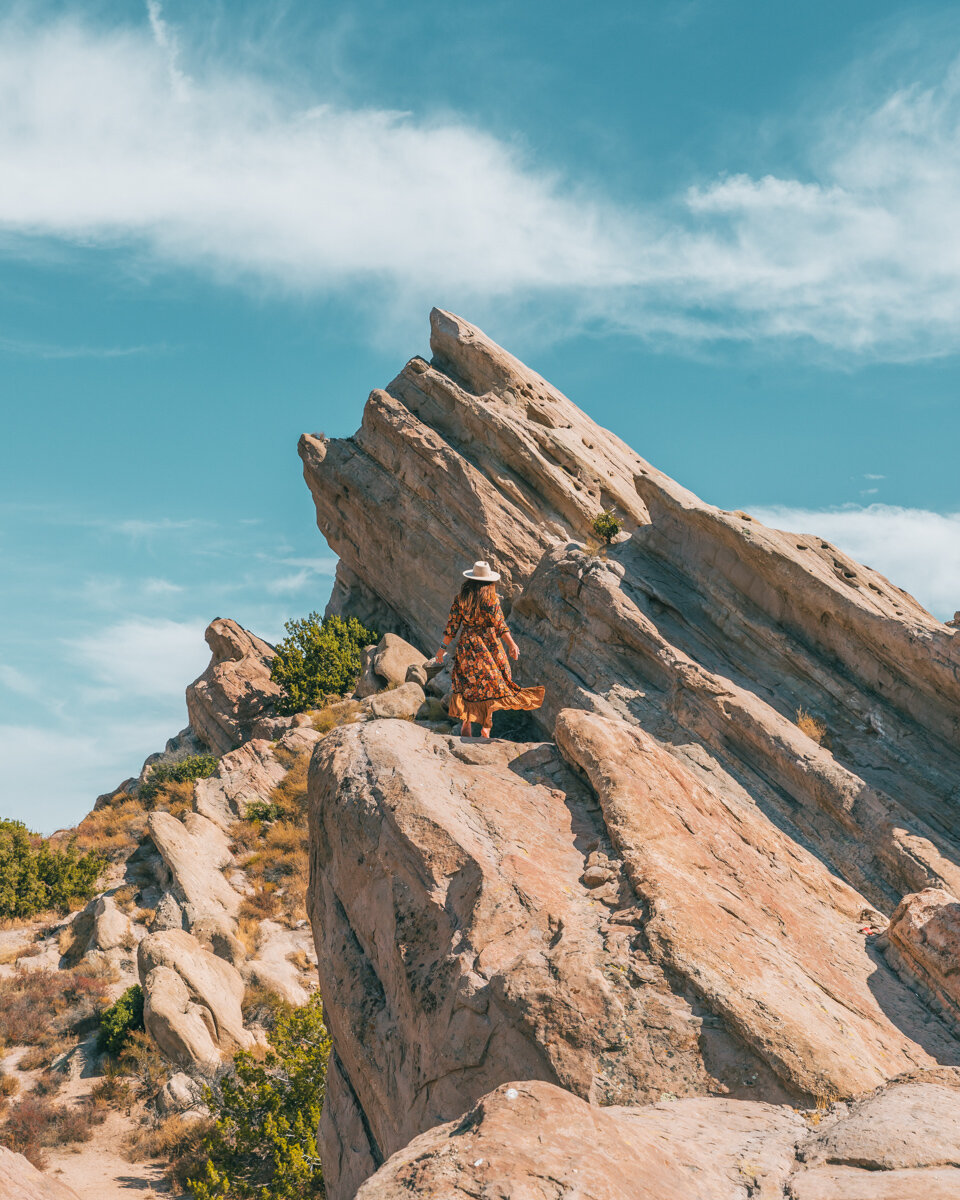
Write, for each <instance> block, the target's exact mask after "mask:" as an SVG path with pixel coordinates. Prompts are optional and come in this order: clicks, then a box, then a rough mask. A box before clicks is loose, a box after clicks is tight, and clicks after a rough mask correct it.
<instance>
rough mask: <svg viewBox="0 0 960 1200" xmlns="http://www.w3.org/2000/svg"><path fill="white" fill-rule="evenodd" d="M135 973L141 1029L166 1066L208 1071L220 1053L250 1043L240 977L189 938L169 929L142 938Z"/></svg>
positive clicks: (242, 1047)
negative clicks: (140, 990) (140, 989)
mask: <svg viewBox="0 0 960 1200" xmlns="http://www.w3.org/2000/svg"><path fill="white" fill-rule="evenodd" d="M137 969H138V972H139V975H140V983H141V985H142V987H143V989H144V1009H143V1021H144V1025H145V1027H146V1030H147V1032H148V1033H149V1034H150V1036H151V1037H152V1038H153V1040H154V1041H155V1042H156V1044H157V1045H158V1046H159V1048H160V1050H161V1051H162V1052H163V1053H164V1054H165V1055H166V1056H167V1058H169V1059H170V1061H171V1062H174V1063H177V1064H178V1065H180V1066H184V1067H197V1068H199V1069H201V1070H204V1071H207V1072H211V1071H215V1070H216V1069H217V1068H218V1067H219V1066H220V1062H221V1058H222V1056H223V1055H225V1054H229V1053H232V1052H233V1051H234V1050H237V1049H246V1048H248V1047H249V1046H250V1045H251V1044H252V1041H253V1039H252V1037H251V1035H250V1033H249V1032H248V1031H247V1030H246V1029H244V1027H243V1015H242V1013H241V1008H240V1005H241V1001H242V1000H243V991H244V984H243V979H242V977H241V975H240V973H239V972H238V971H237V970H236V968H235V967H233V966H231V964H230V963H228V962H225V961H224V960H223V959H222V958H220V957H218V956H217V955H215V954H212V953H211V952H210V951H209V950H206V949H205V948H204V947H203V946H202V945H201V944H200V942H199V941H198V940H197V939H196V938H195V937H193V936H192V935H191V934H189V933H187V932H185V931H184V930H179V929H177V930H173V929H171V930H167V931H165V932H162V933H152V934H150V935H149V936H147V937H145V938H144V939H143V941H141V943H140V947H139V950H138V953H137Z"/></svg>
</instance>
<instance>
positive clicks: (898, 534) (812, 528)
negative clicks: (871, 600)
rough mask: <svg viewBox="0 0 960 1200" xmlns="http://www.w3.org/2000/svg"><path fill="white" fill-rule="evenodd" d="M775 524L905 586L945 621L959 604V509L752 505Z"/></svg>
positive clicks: (760, 516)
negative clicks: (807, 535)
mask: <svg viewBox="0 0 960 1200" xmlns="http://www.w3.org/2000/svg"><path fill="white" fill-rule="evenodd" d="M750 512H751V513H752V514H753V515H754V516H756V517H757V519H758V520H760V521H763V522H764V524H766V525H772V526H774V527H775V528H777V529H788V530H790V531H791V532H794V533H815V534H819V536H821V537H825V538H826V539H827V540H828V541H831V542H833V543H834V545H836V546H839V547H840V549H841V550H845V551H846V552H847V553H848V554H850V555H851V556H852V557H853V558H855V559H857V561H858V562H862V563H865V564H866V565H867V566H870V567H873V568H874V569H875V570H877V571H879V572H880V573H881V575H886V577H887V578H888V579H889V580H890V581H891V582H892V583H895V584H896V585H897V586H898V587H902V588H906V590H907V591H908V592H910V593H911V594H912V595H913V596H916V598H917V599H918V600H919V601H920V603H921V604H923V605H924V606H925V607H926V608H928V609H929V610H930V612H932V613H933V614H934V616H937V617H940V618H941V620H945V619H947V618H949V617H952V616H953V614H954V612H956V611H957V610H958V609H960V513H937V512H929V511H927V510H926V509H922V508H901V507H898V506H896V505H892V504H870V505H867V506H864V507H860V506H857V505H846V506H844V507H842V508H831V509H813V508H787V507H782V506H768V507H762V506H761V507H751V508H750Z"/></svg>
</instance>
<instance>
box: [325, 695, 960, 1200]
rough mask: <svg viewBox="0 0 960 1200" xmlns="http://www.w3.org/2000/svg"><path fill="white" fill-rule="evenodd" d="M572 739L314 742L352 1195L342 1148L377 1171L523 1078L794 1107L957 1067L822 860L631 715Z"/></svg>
mask: <svg viewBox="0 0 960 1200" xmlns="http://www.w3.org/2000/svg"><path fill="white" fill-rule="evenodd" d="M557 736H558V741H559V745H560V748H561V749H562V751H563V753H564V755H565V756H566V758H567V759H568V760H569V763H570V764H571V765H568V764H567V762H564V760H563V758H561V756H560V754H559V753H558V751H557V749H556V748H555V747H554V746H551V745H549V744H530V743H524V744H515V743H510V742H489V743H485V744H484V743H472V742H471V743H465V742H462V741H460V740H459V739H457V738H452V737H446V738H444V737H437V736H434V735H431V734H430V733H428V732H427V731H426V730H424V729H422V728H421V727H419V726H417V725H414V724H411V723H408V722H399V721H376V722H371V723H369V724H366V725H361V726H356V727H353V728H349V729H342V730H337V731H335V732H334V733H332V734H330V735H328V737H326V738H325V739H324V740H323V741H322V742H321V743H320V744H319V746H318V748H317V750H316V751H315V753H314V756H313V759H312V762H311V771H310V823H311V854H312V870H311V881H312V882H311V890H310V895H309V904H310V914H311V918H312V921H313V927H314V935H315V937H316V940H317V947H318V959H319V973H320V987H321V992H322V994H323V997H324V1004H325V1009H326V1012H327V1014H328V1019H329V1024H330V1029H331V1032H332V1035H333V1044H334V1052H335V1054H334V1060H333V1066H332V1069H331V1074H330V1078H329V1081H328V1091H327V1101H326V1105H325V1108H324V1115H323V1119H322V1122H321V1136H322V1143H323V1147H324V1154H325V1163H326V1164H327V1166H326V1168H325V1170H326V1171H327V1173H328V1174H327V1180H328V1187H329V1189H330V1194H331V1196H334V1197H337V1196H344V1195H347V1194H348V1192H349V1186H348V1184H347V1183H342V1182H340V1180H339V1177H338V1174H337V1172H338V1170H340V1168H339V1167H337V1166H336V1164H337V1163H338V1162H341V1161H344V1162H345V1161H346V1159H347V1158H349V1161H350V1166H349V1168H346V1167H344V1168H343V1169H344V1170H348V1174H349V1179H350V1180H352V1181H353V1182H358V1181H359V1178H363V1177H364V1175H366V1174H369V1173H370V1172H372V1171H373V1169H374V1168H375V1166H376V1165H377V1163H378V1162H380V1161H382V1160H383V1158H385V1157H388V1156H389V1155H390V1154H392V1153H394V1152H395V1151H396V1150H398V1149H400V1148H401V1147H402V1146H404V1145H405V1144H406V1143H407V1142H409V1141H410V1140H411V1138H413V1137H414V1136H416V1135H418V1134H420V1133H422V1132H424V1131H425V1130H427V1129H429V1128H431V1127H432V1126H433V1125H436V1124H438V1123H441V1122H443V1121H448V1120H452V1119H453V1118H454V1117H456V1116H458V1115H459V1114H460V1113H462V1112H463V1111H464V1110H465V1109H466V1108H468V1107H469V1106H470V1105H471V1104H472V1103H474V1102H475V1101H476V1100H477V1099H478V1098H479V1097H480V1096H481V1095H483V1094H484V1093H485V1092H487V1091H490V1090H491V1089H493V1088H495V1087H497V1086H498V1085H499V1084H501V1083H503V1082H504V1081H506V1080H509V1079H513V1078H516V1077H517V1076H522V1077H523V1078H525V1079H528V1080H535V1079H540V1080H544V1081H547V1082H550V1083H554V1084H557V1085H559V1086H561V1087H563V1088H565V1089H566V1090H567V1091H569V1092H572V1093H573V1094H574V1095H576V1096H579V1097H581V1098H582V1099H584V1100H589V1101H592V1102H594V1103H599V1104H619V1103H629V1104H637V1103H647V1102H650V1101H655V1100H658V1099H660V1098H661V1097H662V1096H663V1095H665V1094H669V1095H673V1096H704V1095H712V1094H727V1095H729V1096H731V1097H740V1098H743V1097H750V1098H757V1099H761V1100H767V1101H770V1102H776V1103H783V1102H785V1101H790V1102H792V1103H797V1102H798V1101H800V1100H803V1099H804V1098H806V1099H807V1100H808V1101H811V1100H812V1098H813V1097H814V1096H828V1097H838V1096H855V1095H860V1094H863V1093H865V1092H868V1091H870V1090H871V1089H872V1088H874V1087H876V1086H877V1085H878V1084H881V1083H883V1082H884V1081H885V1080H888V1079H891V1078H893V1077H894V1076H895V1075H897V1074H899V1073H902V1072H904V1071H910V1070H915V1069H918V1068H919V1069H922V1068H927V1067H931V1066H932V1065H934V1063H935V1062H936V1061H937V1060H940V1061H944V1062H951V1061H952V1062H958V1061H960V1044H958V1042H957V1041H956V1039H955V1038H953V1037H952V1036H951V1033H950V1032H949V1031H948V1030H947V1029H946V1028H945V1027H944V1026H943V1025H942V1024H941V1023H940V1022H939V1021H938V1020H937V1018H936V1017H935V1016H934V1014H933V1013H932V1011H931V1009H930V1008H929V1007H928V1006H927V1005H925V1003H924V1002H923V1001H922V1000H921V999H920V998H918V997H917V996H916V995H914V993H913V992H912V991H911V990H910V988H908V987H907V986H905V985H904V984H903V982H902V981H901V980H900V979H899V977H898V976H897V975H896V973H895V972H894V971H893V970H890V969H888V968H887V967H886V966H885V965H884V964H883V960H882V959H879V960H878V959H877V956H876V955H875V954H873V953H872V951H871V948H870V947H868V946H867V944H866V942H865V938H864V936H863V935H862V934H861V933H860V932H859V925H860V922H861V913H862V912H863V911H864V910H865V909H866V908H868V907H869V906H867V904H866V901H865V900H864V899H863V897H862V896H859V895H858V894H857V893H856V892H855V891H854V890H853V889H852V888H850V887H849V886H848V885H846V884H844V883H843V882H842V881H840V880H838V879H836V878H835V877H834V876H832V875H831V874H830V872H829V871H828V870H827V869H826V867H825V866H824V864H823V863H822V862H821V861H820V860H819V859H818V858H817V857H816V856H815V855H813V854H812V853H810V852H809V851H807V850H804V849H803V848H802V847H800V846H797V845H795V844H794V843H793V842H791V840H790V839H789V837H788V836H787V835H786V834H784V833H783V832H782V831H781V830H780V829H779V828H778V827H777V825H776V824H775V823H774V822H772V821H771V820H770V819H769V818H767V817H766V816H764V815H763V814H761V813H759V812H758V811H757V810H755V809H750V808H743V807H739V806H735V805H732V804H727V803H724V801H723V798H722V796H720V795H717V794H715V793H713V792H712V791H710V790H709V788H708V787H707V786H705V785H704V784H703V783H701V782H700V781H699V780H697V779H696V778H695V777H694V776H693V775H692V774H691V773H690V772H688V771H686V770H685V769H684V768H683V767H682V765H681V764H680V763H679V762H678V760H677V759H676V758H674V757H673V756H672V755H670V754H668V753H667V752H666V751H664V750H663V749H662V748H660V747H659V746H658V745H657V744H656V743H655V742H654V741H653V739H651V738H649V737H647V736H645V735H643V734H642V733H641V732H640V731H639V730H637V729H636V728H635V727H633V726H631V725H629V724H627V723H625V722H620V721H613V720H609V719H606V718H601V717H598V716H596V715H593V714H587V713H576V712H570V713H564V714H562V719H561V721H560V722H558V731H557ZM572 768H575V769H572ZM584 776H586V778H587V779H588V780H589V782H590V784H591V785H592V787H588V786H587V785H586V783H584V782H583V777H584ZM361 1135H362V1137H361ZM344 1146H349V1147H350V1152H349V1155H347V1154H346V1153H345V1152H344V1151H343V1149H342V1148H343V1147H344Z"/></svg>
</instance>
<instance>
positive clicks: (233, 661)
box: [187, 618, 281, 754]
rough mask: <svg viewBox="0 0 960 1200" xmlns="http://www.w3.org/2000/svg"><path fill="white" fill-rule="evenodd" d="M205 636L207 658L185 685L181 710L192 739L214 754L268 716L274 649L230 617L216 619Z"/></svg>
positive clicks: (274, 690) (273, 692)
mask: <svg viewBox="0 0 960 1200" xmlns="http://www.w3.org/2000/svg"><path fill="white" fill-rule="evenodd" d="M205 637H206V639H207V645H208V646H209V647H210V650H211V652H212V655H213V657H212V658H211V660H210V665H209V666H208V667H207V669H206V670H205V671H204V673H203V674H202V675H201V676H200V678H199V679H197V680H195V681H194V682H193V683H192V684H191V685H190V686H189V687H188V688H187V714H188V716H189V717H190V727H191V729H192V730H193V732H194V734H195V735H196V737H197V738H199V739H200V741H201V742H202V743H203V744H204V745H205V746H207V747H209V749H210V750H212V751H213V753H214V754H225V753H226V752H227V751H228V750H233V749H235V748H236V747H237V746H239V745H240V743H241V742H245V741H246V740H247V739H248V738H249V737H251V736H252V734H253V730H254V727H255V725H256V723H257V722H258V721H260V720H263V719H264V718H269V717H270V716H271V715H272V705H273V704H274V702H275V701H276V699H277V697H278V696H279V695H280V694H281V693H280V687H279V686H278V685H277V684H275V683H274V682H273V681H272V680H271V679H270V663H271V661H272V660H273V657H274V651H273V647H272V646H270V645H269V644H268V643H267V642H264V641H262V640H261V639H260V638H258V637H256V636H255V635H254V634H252V633H249V632H248V631H247V630H246V629H244V628H243V627H242V626H240V625H238V624H237V623H236V621H230V620H222V619H220V618H218V619H217V620H216V621H213V622H212V623H211V624H210V625H209V626H208V628H207V632H206V634H205Z"/></svg>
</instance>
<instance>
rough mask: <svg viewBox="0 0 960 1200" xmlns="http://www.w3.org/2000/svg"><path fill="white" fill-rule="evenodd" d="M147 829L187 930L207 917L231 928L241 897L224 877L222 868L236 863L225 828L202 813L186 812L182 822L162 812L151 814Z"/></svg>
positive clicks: (160, 810) (226, 927)
mask: <svg viewBox="0 0 960 1200" xmlns="http://www.w3.org/2000/svg"><path fill="white" fill-rule="evenodd" d="M147 828H148V830H149V834H150V837H151V839H152V841H153V843H154V845H155V846H156V847H157V850H159V852H160V856H161V858H162V859H163V861H164V863H165V864H166V866H167V868H168V870H169V871H170V875H171V887H172V890H173V893H174V896H175V898H176V899H177V901H178V902H179V904H180V908H181V910H182V912H183V914H184V920H185V922H186V925H187V927H188V928H189V927H190V926H192V925H193V924H194V923H195V922H196V921H198V920H200V919H201V918H204V917H205V918H208V919H210V920H213V921H216V922H220V923H221V924H222V925H223V927H224V928H225V929H229V928H230V927H231V926H232V923H233V922H234V921H235V919H236V916H237V912H238V910H239V908H240V895H239V893H238V892H236V891H234V889H233V888H232V887H231V886H230V884H229V883H228V882H227V880H226V878H225V877H224V875H223V868H224V867H226V866H229V865H230V864H231V863H232V862H233V855H232V854H231V853H230V844H229V842H228V841H227V837H226V834H225V833H224V832H223V829H221V827H220V826H219V825H215V824H214V823H213V821H210V820H208V819H207V818H206V817H204V816H201V814H200V813H195V812H190V813H186V814H185V815H184V818H183V820H180V819H179V818H178V817H175V816H173V815H172V814H171V813H168V812H165V811H163V810H162V809H158V810H157V811H156V812H152V813H151V814H150V817H149V820H148V823H147Z"/></svg>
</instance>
